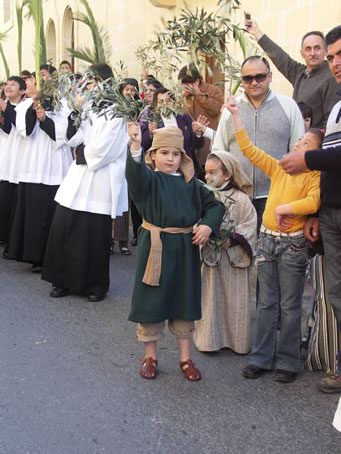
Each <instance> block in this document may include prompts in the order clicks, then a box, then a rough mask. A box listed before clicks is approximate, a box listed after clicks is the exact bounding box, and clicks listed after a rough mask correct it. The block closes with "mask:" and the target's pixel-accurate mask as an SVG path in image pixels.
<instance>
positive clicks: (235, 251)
mask: <svg viewBox="0 0 341 454" xmlns="http://www.w3.org/2000/svg"><path fill="white" fill-rule="evenodd" d="M205 173H206V174H205V178H206V181H207V184H208V185H209V187H210V188H211V189H212V190H213V191H214V193H215V196H216V198H217V199H218V200H220V201H221V202H223V203H224V205H225V208H226V211H225V215H224V219H223V222H222V224H221V227H220V233H219V236H218V237H217V238H215V239H213V240H211V241H210V242H209V243H208V244H207V245H206V246H205V247H203V249H202V251H201V253H202V267H201V276H202V318H201V320H199V321H198V322H196V328H195V333H194V342H195V345H196V347H197V349H198V350H200V351H206V352H208V351H218V350H220V349H222V348H229V349H231V350H233V351H234V352H236V353H242V354H246V353H248V352H249V350H250V347H251V340H250V330H251V326H250V325H251V304H252V301H254V300H255V287H256V286H255V279H256V273H255V271H254V270H253V256H254V253H255V246H256V238H257V233H256V226H257V215H256V211H255V209H254V207H253V205H252V203H251V201H250V199H249V197H248V195H247V192H250V190H251V184H250V182H249V180H248V179H247V177H246V175H245V173H244V172H243V170H242V169H241V167H240V165H239V163H238V161H237V160H236V159H235V158H234V157H233V156H232V155H231V154H230V153H228V152H226V151H216V152H214V153H211V154H210V155H209V157H208V159H207V162H206V165H205Z"/></svg>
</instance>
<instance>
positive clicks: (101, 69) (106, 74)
mask: <svg viewBox="0 0 341 454" xmlns="http://www.w3.org/2000/svg"><path fill="white" fill-rule="evenodd" d="M89 70H90V71H91V72H93V73H94V74H95V75H96V76H98V77H99V78H100V79H102V80H107V79H110V78H111V77H113V76H114V73H113V72H112V69H111V68H110V66H109V65H107V64H106V63H95V64H93V65H91V66H90V68H89Z"/></svg>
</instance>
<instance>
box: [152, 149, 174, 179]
mask: <svg viewBox="0 0 341 454" xmlns="http://www.w3.org/2000/svg"><path fill="white" fill-rule="evenodd" d="M150 157H151V158H152V160H153V161H154V164H155V167H156V168H157V169H158V170H159V171H160V172H163V173H168V174H172V173H175V172H177V171H178V170H179V168H180V163H181V151H179V150H177V149H175V148H159V149H157V150H156V151H152V152H151V154H150Z"/></svg>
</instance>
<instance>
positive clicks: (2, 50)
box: [0, 43, 10, 79]
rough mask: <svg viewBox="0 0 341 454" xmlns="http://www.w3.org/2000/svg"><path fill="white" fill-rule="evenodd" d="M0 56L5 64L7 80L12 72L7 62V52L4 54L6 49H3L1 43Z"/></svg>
mask: <svg viewBox="0 0 341 454" xmlns="http://www.w3.org/2000/svg"><path fill="white" fill-rule="evenodd" d="M0 55H1V58H2V61H3V64H4V68H5V74H6V79H8V78H9V77H10V70H9V66H8V61H7V58H6V55H5V52H4V48H3V47H2V44H1V43H0Z"/></svg>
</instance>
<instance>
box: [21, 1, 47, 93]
mask: <svg viewBox="0 0 341 454" xmlns="http://www.w3.org/2000/svg"><path fill="white" fill-rule="evenodd" d="M25 4H26V5H27V7H28V14H27V17H29V18H30V17H32V18H33V22H34V29H35V50H34V55H35V70H36V83H37V90H38V91H39V88H40V77H39V69H40V65H41V64H42V63H46V40H45V34H44V17H43V5H42V0H26V3H25Z"/></svg>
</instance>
